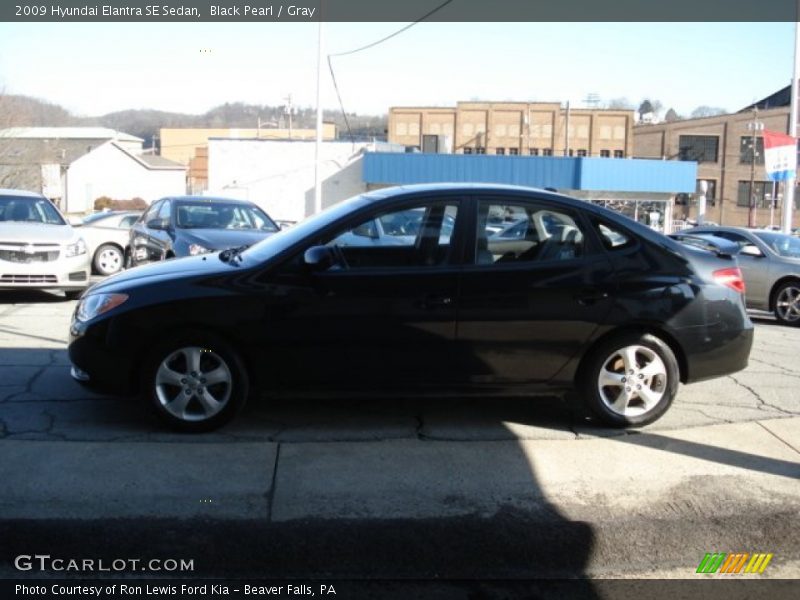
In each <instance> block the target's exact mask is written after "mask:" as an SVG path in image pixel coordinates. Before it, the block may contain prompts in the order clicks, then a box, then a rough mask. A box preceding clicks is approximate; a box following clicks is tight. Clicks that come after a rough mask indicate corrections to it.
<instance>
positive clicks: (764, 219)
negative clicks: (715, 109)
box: [633, 86, 797, 227]
mask: <svg viewBox="0 0 800 600" xmlns="http://www.w3.org/2000/svg"><path fill="white" fill-rule="evenodd" d="M789 111H790V109H789V88H788V86H787V87H786V88H785V89H784V90H781V91H779V92H776V93H775V94H773V95H771V96H769V97H767V98H764V99H763V100H761V101H759V102H757V103H755V104H753V105H751V106H748V107H746V108H744V109H742V110H741V111H739V112H737V113H733V114H726V115H719V116H714V117H707V118H701V119H686V120H681V121H673V122H671V123H659V124H656V125H637V126H636V127H634V129H633V141H634V147H635V156H636V157H637V158H661V159H664V160H692V161H697V178H698V182H699V181H701V180H703V181H706V182H707V185H708V191H707V193H706V197H707V208H706V220H708V221H715V222H717V223H720V224H723V225H738V226H746V225H748V215H749V211H750V204H751V202H755V205H756V212H755V223H754V225H755V226H757V227H763V226H768V225H770V224H771V223H770V221H772V224H774V225H779V224H780V221H781V216H780V215H781V210H782V206H781V201H782V199H783V190H782V189H781V187H780V186H778V187H776V188H773V183H772V182H771V181H769V180H768V179H767V175H766V171H765V170H764V142H763V138H762V137H761V135H760V132H761V130H762V129H763V128H766V129H769V130H771V131H778V132H782V133H788V131H789ZM754 122H755V123H757V125H756V127H755V128H754V127H753V123H754ZM754 131H755V154H754V153H753V141H754ZM751 180H752V182H753V185H752V187H751ZM751 190H752V192H751ZM776 197H777V199H776ZM796 197H797V195H796ZM796 211H797V207H796V206H795V217H796ZM674 216H675V218H676V219H677V218H685V219H692V220H693V219H695V218H696V217H697V207H696V194H684V195H681V196H678V198H677V199H676V207H675V212H674ZM794 222H795V223H796V222H797V219H796V218H795V220H794Z"/></svg>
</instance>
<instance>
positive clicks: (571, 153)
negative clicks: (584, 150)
mask: <svg viewBox="0 0 800 600" xmlns="http://www.w3.org/2000/svg"><path fill="white" fill-rule="evenodd" d="M567 155H568V156H575V150H573V149H572V148H570V149H569V150H568V151H567Z"/></svg>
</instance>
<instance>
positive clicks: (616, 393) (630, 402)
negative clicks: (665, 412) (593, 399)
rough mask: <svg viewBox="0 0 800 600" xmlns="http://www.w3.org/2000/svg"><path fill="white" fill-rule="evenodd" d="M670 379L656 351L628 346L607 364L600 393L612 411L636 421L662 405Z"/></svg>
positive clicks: (601, 371) (606, 361) (605, 364)
mask: <svg viewBox="0 0 800 600" xmlns="http://www.w3.org/2000/svg"><path fill="white" fill-rule="evenodd" d="M667 379H668V377H667V367H666V366H665V364H664V361H663V360H661V357H660V356H659V355H658V354H657V353H656V352H655V351H654V350H652V349H650V348H648V347H646V346H640V345H635V346H625V347H624V348H620V349H619V350H616V351H614V352H612V353H611V354H610V355H609V356H608V357H607V358H606V359H605V360H604V361H603V366H602V367H601V368H600V372H599V374H598V378H597V390H598V392H599V394H600V399H601V401H602V402H603V404H605V406H606V407H607V408H608V409H609V410H611V411H612V412H614V413H616V414H618V415H621V416H623V417H636V416H639V415H642V414H645V413H647V412H648V411H650V410H651V409H653V408H654V407H655V406H656V405H658V403H659V402H660V401H661V399H662V397H663V396H664V393H665V392H666V390H667Z"/></svg>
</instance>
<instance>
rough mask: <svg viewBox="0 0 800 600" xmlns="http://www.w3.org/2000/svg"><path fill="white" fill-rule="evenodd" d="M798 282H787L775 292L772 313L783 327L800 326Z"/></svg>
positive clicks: (799, 284)
mask: <svg viewBox="0 0 800 600" xmlns="http://www.w3.org/2000/svg"><path fill="white" fill-rule="evenodd" d="M799 305H800V281H787V282H786V283H782V284H781V285H780V287H778V289H777V290H775V306H774V308H773V313H774V314H775V318H776V319H777V320H778V322H779V323H781V324H783V325H793V326H795V327H797V326H800V306H799Z"/></svg>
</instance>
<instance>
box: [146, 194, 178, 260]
mask: <svg viewBox="0 0 800 600" xmlns="http://www.w3.org/2000/svg"><path fill="white" fill-rule="evenodd" d="M154 220H155V221H157V222H158V223H159V228H155V227H153V226H152V225H154V223H153V221H148V222H147V223H145V231H146V235H145V241H144V249H145V255H146V261H147V262H156V261H159V260H164V259H165V258H167V256H168V253H169V251H170V250H171V248H172V225H173V222H172V201H171V200H169V199H165V200H162V201H161V205H160V206H159V207H158V212H157V213H156V217H155V219H154Z"/></svg>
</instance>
